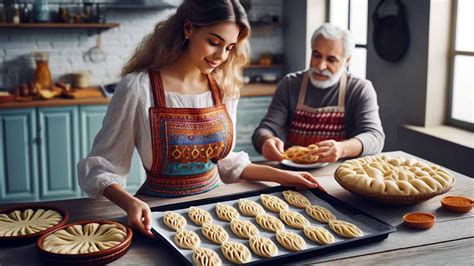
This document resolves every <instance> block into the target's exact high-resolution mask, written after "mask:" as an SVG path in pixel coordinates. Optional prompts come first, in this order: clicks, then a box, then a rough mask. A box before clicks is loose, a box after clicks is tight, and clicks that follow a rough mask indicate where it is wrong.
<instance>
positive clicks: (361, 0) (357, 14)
mask: <svg viewBox="0 0 474 266" xmlns="http://www.w3.org/2000/svg"><path fill="white" fill-rule="evenodd" d="M367 12H368V0H330V2H329V23H331V24H333V25H336V26H338V27H340V28H343V29H348V30H350V31H351V32H352V35H353V37H354V39H355V42H356V48H355V50H354V53H353V54H352V59H351V63H350V65H349V71H350V72H351V73H352V74H354V75H356V76H359V77H361V78H365V77H366V70H367Z"/></svg>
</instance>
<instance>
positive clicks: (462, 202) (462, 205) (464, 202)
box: [441, 196, 474, 212]
mask: <svg viewBox="0 0 474 266" xmlns="http://www.w3.org/2000/svg"><path fill="white" fill-rule="evenodd" d="M441 206H443V208H445V209H446V210H448V211H453V212H469V211H471V209H472V207H473V206H474V200H472V199H470V198H467V197H462V196H446V197H444V198H442V199H441Z"/></svg>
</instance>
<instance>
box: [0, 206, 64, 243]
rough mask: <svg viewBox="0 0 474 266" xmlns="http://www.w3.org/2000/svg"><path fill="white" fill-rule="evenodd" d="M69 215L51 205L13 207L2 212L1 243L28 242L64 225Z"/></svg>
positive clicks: (0, 215) (0, 224)
mask: <svg viewBox="0 0 474 266" xmlns="http://www.w3.org/2000/svg"><path fill="white" fill-rule="evenodd" d="M68 219H69V214H68V213H67V212H66V211H65V210H63V209H60V208H57V207H53V206H49V205H39V204H37V205H23V206H13V207H9V208H5V209H2V210H0V242H2V243H3V242H5V243H6V242H8V243H13V242H12V241H27V240H32V239H34V238H36V237H38V236H39V235H41V234H45V233H47V232H49V231H52V230H54V229H56V228H58V227H60V226H62V225H64V224H66V222H67V221H68Z"/></svg>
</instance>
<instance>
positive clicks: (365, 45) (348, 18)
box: [326, 0, 369, 79]
mask: <svg viewBox="0 0 474 266" xmlns="http://www.w3.org/2000/svg"><path fill="white" fill-rule="evenodd" d="M332 1H338V0H327V3H328V4H327V5H326V6H327V10H326V22H327V23H331V21H330V20H331V3H332ZM351 1H352V0H347V4H348V8H347V30H349V31H350V30H351ZM367 22H369V12H367ZM368 34H369V32H368V31H367V35H366V36H365V37H366V42H365V44H358V43H356V44H355V48H364V49H365V52H366V54H367V52H368V50H367V42H368V37H369V36H368ZM349 68H350V66H349ZM364 73H365V77H362V78H365V79H366V78H367V56H366V57H365V70H364Z"/></svg>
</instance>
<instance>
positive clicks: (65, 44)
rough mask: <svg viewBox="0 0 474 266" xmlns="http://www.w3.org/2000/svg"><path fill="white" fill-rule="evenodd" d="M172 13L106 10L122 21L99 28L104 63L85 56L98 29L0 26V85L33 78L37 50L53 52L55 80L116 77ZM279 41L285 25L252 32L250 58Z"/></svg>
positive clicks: (262, 3) (264, 10) (257, 4)
mask: <svg viewBox="0 0 474 266" xmlns="http://www.w3.org/2000/svg"><path fill="white" fill-rule="evenodd" d="M281 6H282V0H258V1H255V0H254V1H252V9H251V11H250V12H249V15H251V16H252V17H251V18H259V17H261V16H262V15H263V14H272V15H279V16H280V17H282V16H281V13H282V9H281ZM51 9H53V8H51ZM53 10H54V9H53ZM174 12H175V9H163V10H159V9H136V10H107V11H106V13H105V17H106V20H107V22H116V23H120V26H119V27H118V28H114V29H108V30H101V31H100V32H101V39H102V42H101V44H102V49H103V50H104V51H105V52H106V53H107V59H106V60H105V61H104V62H101V63H93V62H91V61H90V60H89V58H88V57H87V56H86V55H87V52H88V51H89V50H90V49H92V48H93V47H95V45H96V36H97V33H98V31H97V30H95V29H93V30H91V29H5V28H3V29H0V88H5V87H7V88H8V87H11V86H12V85H14V84H20V83H23V82H31V81H32V79H33V73H34V69H35V63H34V60H33V58H32V57H31V52H33V51H46V52H49V54H50V58H49V67H50V70H51V73H52V75H53V79H54V80H55V81H56V80H58V79H63V80H67V77H68V75H69V74H70V73H73V72H77V71H82V70H90V71H91V72H92V76H91V78H92V84H107V83H112V82H117V81H118V80H119V74H120V70H121V67H122V66H123V64H124V63H125V62H126V61H127V59H128V58H129V57H130V56H131V54H132V53H133V51H134V49H135V47H136V45H137V44H138V43H139V42H140V41H141V40H142V39H143V37H144V36H145V35H146V34H148V33H150V32H151V31H152V30H153V27H154V26H155V24H156V23H157V22H159V21H161V20H163V19H166V18H167V17H169V16H170V15H171V14H173V13H174ZM281 40H282V30H281V29H276V30H273V31H272V32H271V33H270V34H268V33H265V34H264V33H258V34H254V36H253V37H252V39H251V46H252V59H253V60H256V59H257V58H258V56H259V55H260V53H263V52H272V53H278V52H280V53H281V52H282V51H283V47H282V41H281Z"/></svg>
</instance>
